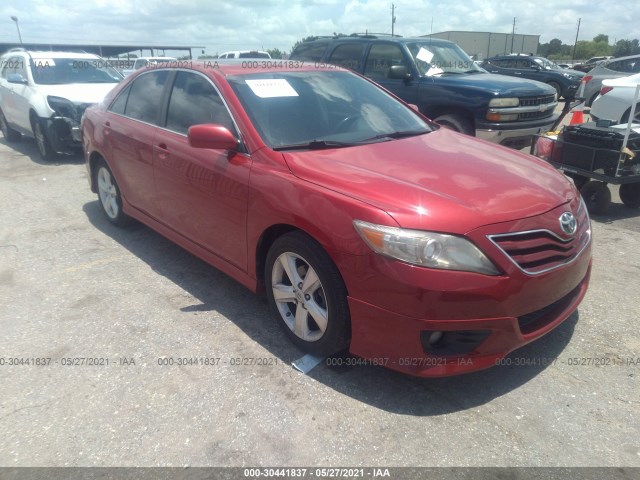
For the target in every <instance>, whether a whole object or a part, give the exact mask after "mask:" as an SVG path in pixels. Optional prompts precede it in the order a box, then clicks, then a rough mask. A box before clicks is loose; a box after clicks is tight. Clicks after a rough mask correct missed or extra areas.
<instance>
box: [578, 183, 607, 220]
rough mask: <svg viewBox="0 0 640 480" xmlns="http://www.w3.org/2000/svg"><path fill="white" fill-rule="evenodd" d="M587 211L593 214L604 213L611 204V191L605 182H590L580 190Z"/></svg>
mask: <svg viewBox="0 0 640 480" xmlns="http://www.w3.org/2000/svg"><path fill="white" fill-rule="evenodd" d="M580 193H581V194H582V198H584V203H585V204H586V205H587V210H589V212H591V213H604V212H606V211H607V208H609V203H610V202H611V190H609V187H608V186H607V184H606V183H604V182H598V181H595V180H590V181H589V182H587V183H585V184H584V186H583V187H582V188H581V189H580Z"/></svg>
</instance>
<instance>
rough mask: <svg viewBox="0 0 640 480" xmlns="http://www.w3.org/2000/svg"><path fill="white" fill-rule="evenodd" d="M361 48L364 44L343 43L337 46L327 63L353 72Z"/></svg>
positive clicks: (360, 53)
mask: <svg viewBox="0 0 640 480" xmlns="http://www.w3.org/2000/svg"><path fill="white" fill-rule="evenodd" d="M363 48H364V43H343V44H342V45H338V46H337V47H336V48H335V50H334V51H333V53H332V54H331V57H330V58H329V63H332V64H334V65H339V66H341V67H344V68H349V69H351V70H354V69H356V68H357V67H358V61H359V60H360V56H361V55H362V50H363Z"/></svg>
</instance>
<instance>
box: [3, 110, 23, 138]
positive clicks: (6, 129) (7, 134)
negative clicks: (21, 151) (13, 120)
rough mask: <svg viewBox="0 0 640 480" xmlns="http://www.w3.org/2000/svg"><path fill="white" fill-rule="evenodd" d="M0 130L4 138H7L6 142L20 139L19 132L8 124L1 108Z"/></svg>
mask: <svg viewBox="0 0 640 480" xmlns="http://www.w3.org/2000/svg"><path fill="white" fill-rule="evenodd" d="M0 130H2V134H3V135H4V138H6V139H7V142H17V141H18V140H20V137H21V135H20V132H18V131H17V130H14V129H13V128H11V127H10V126H9V124H8V123H7V119H6V118H5V116H4V112H3V111H2V110H0Z"/></svg>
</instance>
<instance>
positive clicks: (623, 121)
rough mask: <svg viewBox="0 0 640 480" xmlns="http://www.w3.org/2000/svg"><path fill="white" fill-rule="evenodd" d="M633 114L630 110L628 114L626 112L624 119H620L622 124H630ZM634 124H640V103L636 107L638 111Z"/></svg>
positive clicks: (634, 116) (634, 117)
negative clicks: (630, 117)
mask: <svg viewBox="0 0 640 480" xmlns="http://www.w3.org/2000/svg"><path fill="white" fill-rule="evenodd" d="M630 114H631V109H628V110H627V111H626V112H624V114H623V115H622V118H621V119H620V123H621V124H622V123H629V115H630ZM633 123H640V103H639V104H638V105H636V111H635V114H634V115H633Z"/></svg>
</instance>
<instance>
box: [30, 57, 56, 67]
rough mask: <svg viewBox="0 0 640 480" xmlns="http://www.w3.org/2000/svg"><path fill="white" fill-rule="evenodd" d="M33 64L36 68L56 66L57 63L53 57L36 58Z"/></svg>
mask: <svg viewBox="0 0 640 480" xmlns="http://www.w3.org/2000/svg"><path fill="white" fill-rule="evenodd" d="M33 65H34V67H36V68H47V67H55V66H56V63H55V62H54V61H53V59H52V58H34V59H33Z"/></svg>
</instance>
